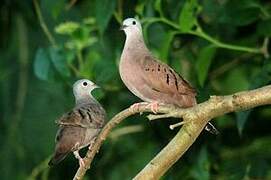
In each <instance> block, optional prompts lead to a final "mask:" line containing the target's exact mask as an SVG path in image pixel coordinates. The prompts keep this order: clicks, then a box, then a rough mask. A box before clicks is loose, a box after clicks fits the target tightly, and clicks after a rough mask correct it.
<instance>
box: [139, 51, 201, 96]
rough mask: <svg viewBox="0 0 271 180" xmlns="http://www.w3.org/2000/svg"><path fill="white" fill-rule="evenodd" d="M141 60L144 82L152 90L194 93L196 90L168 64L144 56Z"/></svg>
mask: <svg viewBox="0 0 271 180" xmlns="http://www.w3.org/2000/svg"><path fill="white" fill-rule="evenodd" d="M140 61H141V69H142V75H143V78H144V80H145V82H146V83H147V84H148V85H149V86H150V87H151V88H152V89H154V90H156V91H159V92H161V93H166V94H181V95H192V96H195V95H196V91H195V89H194V88H192V87H191V86H190V85H189V83H188V82H186V81H185V80H184V79H183V78H182V77H181V76H180V75H179V74H178V73H176V72H175V71H174V70H173V69H172V68H170V67H169V66H168V65H166V64H164V63H162V62H159V61H157V60H155V59H154V58H153V57H152V56H144V57H143V59H141V60H140Z"/></svg>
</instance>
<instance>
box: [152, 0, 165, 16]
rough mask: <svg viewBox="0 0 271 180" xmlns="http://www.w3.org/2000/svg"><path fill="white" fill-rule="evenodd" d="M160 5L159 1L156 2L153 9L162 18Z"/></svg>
mask: <svg viewBox="0 0 271 180" xmlns="http://www.w3.org/2000/svg"><path fill="white" fill-rule="evenodd" d="M161 4H162V2H161V0H156V1H155V3H154V9H155V10H156V11H158V12H159V14H160V16H164V15H163V11H162V8H161Z"/></svg>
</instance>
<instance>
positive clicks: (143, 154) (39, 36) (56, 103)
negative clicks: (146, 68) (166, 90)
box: [0, 0, 271, 180]
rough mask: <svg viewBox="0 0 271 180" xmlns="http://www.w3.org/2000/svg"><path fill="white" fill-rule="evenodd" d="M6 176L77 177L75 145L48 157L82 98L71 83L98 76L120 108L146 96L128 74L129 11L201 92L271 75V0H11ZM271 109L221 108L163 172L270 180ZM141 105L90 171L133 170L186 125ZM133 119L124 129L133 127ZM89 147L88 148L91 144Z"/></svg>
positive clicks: (6, 12) (6, 13)
mask: <svg viewBox="0 0 271 180" xmlns="http://www.w3.org/2000/svg"><path fill="white" fill-rule="evenodd" d="M0 14H1V16H0V26H1V31H0V37H1V40H0V47H1V48H0V58H1V60H0V82H1V83H0V86H1V88H0V96H1V101H0V109H1V111H0V112H1V113H0V128H1V131H0V140H1V148H0V163H1V166H0V177H1V179H71V178H72V177H73V175H74V173H75V172H76V170H77V165H78V163H77V162H76V160H75V158H74V157H73V156H72V155H70V156H69V157H68V158H67V159H66V160H64V161H63V162H62V163H61V164H59V165H58V166H56V167H54V168H50V169H49V168H48V167H47V161H48V157H49V156H50V155H51V153H52V152H53V148H54V136H55V133H56V128H57V127H56V125H55V124H54V121H55V119H56V118H58V117H59V116H60V115H61V114H62V113H63V112H65V111H67V110H69V109H70V108H72V106H73V103H74V102H73V96H72V90H71V85H72V83H73V82H74V81H75V80H76V79H79V78H89V79H91V80H93V81H95V82H96V83H97V84H98V85H100V86H101V87H102V90H98V91H97V92H95V96H96V97H97V98H98V99H99V101H100V102H101V103H102V104H103V105H104V107H105V109H106V111H107V113H108V117H109V118H110V117H112V116H113V115H114V114H116V113H118V112H119V111H121V110H122V109H124V108H127V107H129V106H130V105H131V104H132V103H134V102H138V101H140V100H139V99H137V98H136V97H135V96H133V95H132V94H131V93H130V92H129V91H128V90H127V89H126V87H125V86H124V85H123V83H122V82H121V80H120V77H119V74H118V61H119V58H120V54H121V50H122V48H123V45H124V41H125V36H124V33H123V32H121V31H119V30H118V29H119V26H120V24H121V21H122V20H123V19H124V18H127V17H138V18H139V19H140V20H141V21H142V22H143V29H144V35H145V40H146V43H147V44H148V47H149V48H150V49H151V50H152V52H153V53H154V54H155V55H156V56H157V57H159V58H160V59H161V60H162V61H164V62H166V63H168V64H169V65H170V66H172V67H173V68H174V69H175V70H176V71H178V72H179V73H180V74H182V75H183V76H184V77H185V79H187V80H189V81H190V82H191V83H192V84H193V86H194V87H196V89H197V90H198V101H199V102H202V101H204V100H207V99H208V97H209V96H210V95H214V94H215V95H225V94H230V93H234V92H237V91H241V90H248V89H254V88H257V87H260V86H263V85H266V84H269V83H270V77H271V63H270V61H271V59H270V58H269V57H268V38H270V36H271V3H270V2H269V1H264V0H261V1H260V0H240V1H235V0H198V1H197V0H182V1H180V0H171V1H166V0H137V1H124V0H89V1H87V0H78V1H76V0H71V1H64V0H58V1H55V0H41V1H37V0H34V1H31V0H27V1H19V0H13V1H9V0H4V1H2V2H1V4H0ZM270 118H271V108H270V106H266V107H259V108H256V109H253V110H250V111H247V112H239V113H232V114H228V115H225V116H223V117H219V118H217V119H216V121H215V124H216V126H217V128H218V129H219V130H220V132H221V133H220V135H218V136H213V135H210V134H208V133H206V132H202V135H201V136H200V137H199V139H198V140H197V141H196V143H195V144H194V145H193V146H192V147H191V148H190V149H189V151H188V152H187V153H186V154H185V155H184V157H183V158H182V159H181V160H179V161H178V162H177V163H176V164H175V165H174V166H173V167H172V168H171V169H170V170H169V171H168V172H167V173H166V175H165V176H164V177H163V179H200V180H202V179H206V180H207V179H227V180H228V179H233V180H235V179H244V180H247V179H271V163H270V162H271V152H270V150H271V143H270V141H271V133H270V126H271V121H270ZM177 121H178V120H172V119H171V120H166V121H155V122H151V123H150V122H148V121H147V120H146V118H145V117H144V116H140V115H137V116H133V117H130V118H128V119H127V120H126V121H124V122H123V123H122V124H121V126H120V127H118V128H125V127H126V126H131V125H141V126H142V127H143V130H141V131H139V132H136V133H130V134H127V135H123V136H119V137H117V138H111V139H108V140H107V141H106V142H105V144H104V145H103V146H102V149H101V151H100V152H99V154H97V156H96V158H95V161H94V163H93V166H92V168H91V169H90V170H89V171H88V173H87V175H86V178H85V179H89V178H91V179H112V180H115V179H131V177H133V176H134V175H135V174H136V173H137V172H138V171H139V170H140V169H141V168H143V167H144V165H145V164H146V163H147V162H148V161H150V160H151V158H152V157H153V156H154V155H155V154H156V153H158V152H159V151H160V150H161V149H162V148H163V147H164V146H165V145H166V144H167V143H168V142H169V141H170V139H171V138H172V137H173V136H174V134H176V132H177V130H174V131H171V130H169V128H168V125H169V124H172V123H174V122H177ZM124 130H125V129H124ZM82 153H83V152H82Z"/></svg>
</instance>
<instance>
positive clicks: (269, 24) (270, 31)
mask: <svg viewBox="0 0 271 180" xmlns="http://www.w3.org/2000/svg"><path fill="white" fill-rule="evenodd" d="M257 32H258V34H260V35H263V36H267V37H271V20H270V19H268V20H265V21H261V22H260V23H259V24H258V26H257Z"/></svg>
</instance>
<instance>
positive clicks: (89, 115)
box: [87, 112, 92, 122]
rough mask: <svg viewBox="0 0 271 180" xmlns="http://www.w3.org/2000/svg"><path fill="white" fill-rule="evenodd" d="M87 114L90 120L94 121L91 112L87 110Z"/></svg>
mask: <svg viewBox="0 0 271 180" xmlns="http://www.w3.org/2000/svg"><path fill="white" fill-rule="evenodd" d="M87 115H88V119H89V121H90V122H92V117H91V114H90V113H89V112H87Z"/></svg>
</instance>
